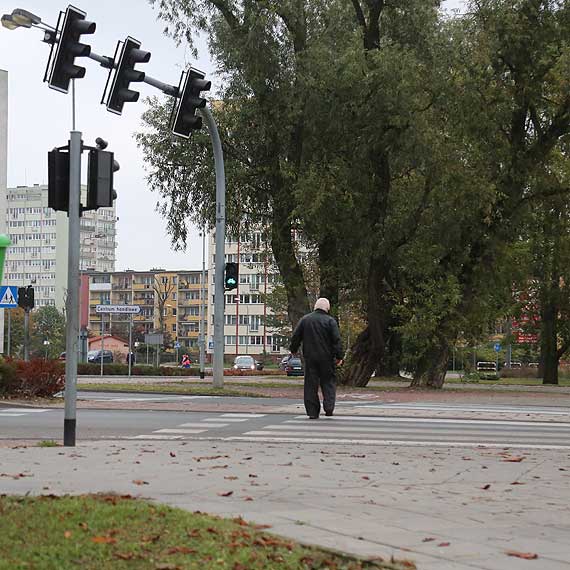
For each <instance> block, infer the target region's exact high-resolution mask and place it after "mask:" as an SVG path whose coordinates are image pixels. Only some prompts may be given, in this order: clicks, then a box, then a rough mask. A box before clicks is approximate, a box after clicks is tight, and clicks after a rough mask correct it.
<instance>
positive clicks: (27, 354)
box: [24, 308, 30, 362]
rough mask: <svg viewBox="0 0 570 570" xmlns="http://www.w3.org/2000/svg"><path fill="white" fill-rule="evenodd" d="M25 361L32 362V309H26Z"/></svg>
mask: <svg viewBox="0 0 570 570" xmlns="http://www.w3.org/2000/svg"><path fill="white" fill-rule="evenodd" d="M24 360H25V361H26V362H28V360H30V309H27V308H26V309H24Z"/></svg>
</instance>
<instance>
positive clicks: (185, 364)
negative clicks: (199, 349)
mask: <svg viewBox="0 0 570 570" xmlns="http://www.w3.org/2000/svg"><path fill="white" fill-rule="evenodd" d="M190 364H192V361H191V360H190V357H189V356H188V355H187V354H183V355H182V368H190Z"/></svg>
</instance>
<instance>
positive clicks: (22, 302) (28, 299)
mask: <svg viewBox="0 0 570 570" xmlns="http://www.w3.org/2000/svg"><path fill="white" fill-rule="evenodd" d="M18 307H21V308H22V309H24V310H25V311H31V310H32V309H33V308H34V288H33V287H32V286H31V285H28V286H27V287H18Z"/></svg>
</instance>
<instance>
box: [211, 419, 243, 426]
mask: <svg viewBox="0 0 570 570" xmlns="http://www.w3.org/2000/svg"><path fill="white" fill-rule="evenodd" d="M207 420H208V421H209V422H232V423H239V422H246V421H247V418H207ZM226 425H227V424H226Z"/></svg>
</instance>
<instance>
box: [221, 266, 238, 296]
mask: <svg viewBox="0 0 570 570" xmlns="http://www.w3.org/2000/svg"><path fill="white" fill-rule="evenodd" d="M238 277H239V266H238V264H237V263H226V269H225V274H224V289H225V290H226V291H231V290H232V289H237V286H238Z"/></svg>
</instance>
